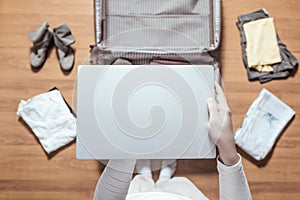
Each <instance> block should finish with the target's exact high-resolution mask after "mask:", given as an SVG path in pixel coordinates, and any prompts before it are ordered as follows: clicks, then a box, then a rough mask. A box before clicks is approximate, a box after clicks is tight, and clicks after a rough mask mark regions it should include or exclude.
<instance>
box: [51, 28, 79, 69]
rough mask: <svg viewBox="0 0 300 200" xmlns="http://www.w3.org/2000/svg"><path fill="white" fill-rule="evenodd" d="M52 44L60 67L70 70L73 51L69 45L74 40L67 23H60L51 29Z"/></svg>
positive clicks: (72, 61) (72, 62) (72, 63)
mask: <svg viewBox="0 0 300 200" xmlns="http://www.w3.org/2000/svg"><path fill="white" fill-rule="evenodd" d="M53 35H54V44H55V46H56V52H57V56H58V59H59V63H60V66H61V68H62V69H63V70H64V71H70V70H71V69H72V68H73V65H74V51H73V49H72V48H71V47H70V45H71V44H73V43H74V42H75V39H74V37H73V35H72V33H71V30H70V28H69V27H68V25H67V24H62V25H60V26H58V27H57V28H54V29H53Z"/></svg>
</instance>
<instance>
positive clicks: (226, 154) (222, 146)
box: [217, 137, 239, 166]
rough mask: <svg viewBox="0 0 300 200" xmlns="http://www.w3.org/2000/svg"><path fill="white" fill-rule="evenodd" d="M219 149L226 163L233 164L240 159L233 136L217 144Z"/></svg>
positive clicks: (222, 159)
mask: <svg viewBox="0 0 300 200" xmlns="http://www.w3.org/2000/svg"><path fill="white" fill-rule="evenodd" d="M217 147H218V150H219V154H220V155H219V158H220V161H222V162H223V163H224V164H225V165H227V166H231V165H234V164H236V163H237V162H238V161H239V156H238V154H237V150H236V147H235V143H234V140H233V137H232V138H231V139H230V138H229V139H227V140H221V141H219V142H218V144H217Z"/></svg>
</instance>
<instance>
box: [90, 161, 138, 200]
mask: <svg viewBox="0 0 300 200" xmlns="http://www.w3.org/2000/svg"><path fill="white" fill-rule="evenodd" d="M135 163H136V160H110V161H109V162H108V164H107V166H106V168H105V169H104V171H103V173H102V175H101V177H100V179H99V181H98V183H97V186H96V190H95V194H94V199H95V200H124V199H125V198H126V195H127V192H128V188H129V185H130V181H131V178H132V174H133V170H134V166H135Z"/></svg>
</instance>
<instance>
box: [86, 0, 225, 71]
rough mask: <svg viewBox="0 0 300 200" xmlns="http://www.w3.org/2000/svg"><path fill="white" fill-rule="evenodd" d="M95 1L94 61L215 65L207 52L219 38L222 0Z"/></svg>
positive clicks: (213, 48)
mask: <svg viewBox="0 0 300 200" xmlns="http://www.w3.org/2000/svg"><path fill="white" fill-rule="evenodd" d="M94 7H95V37H96V45H95V47H94V48H93V49H92V50H91V63H93V64H110V63H111V61H112V60H114V59H116V58H118V57H123V58H127V59H130V60H131V61H132V62H133V63H134V64H147V63H149V62H150V60H152V59H168V60H177V61H188V62H190V63H191V64H212V65H214V66H215V67H216V69H217V67H218V63H217V62H216V61H215V59H214V58H213V57H211V56H210V55H209V53H208V52H210V51H213V50H216V49H217V48H218V46H219V44H220V34H221V0H151V1H149V0H95V5H94ZM145 38H146V39H145ZM217 70H218V69H217Z"/></svg>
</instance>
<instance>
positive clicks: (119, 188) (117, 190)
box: [94, 155, 252, 200]
mask: <svg viewBox="0 0 300 200" xmlns="http://www.w3.org/2000/svg"><path fill="white" fill-rule="evenodd" d="M239 157H240V159H239V161H238V162H237V163H236V164H235V165H233V166H226V165H224V164H223V163H221V162H220V161H219V160H218V166H217V168H218V171H219V190H220V200H251V199H252V197H251V193H250V189H249V186H248V182H247V178H246V176H245V173H244V170H243V166H242V160H241V156H240V155H239ZM135 163H136V161H135V160H134V161H133V160H110V161H109V163H108V165H107V167H106V168H105V170H104V171H103V173H102V175H101V177H100V179H99V181H98V183H97V186H96V191H95V194H94V199H95V200H125V199H126V196H127V192H128V188H129V185H130V182H131V178H132V173H133V170H134V166H135ZM153 194H157V195H158V194H159V193H157V192H154V193H152V192H149V193H139V194H135V195H134V196H131V198H130V199H135V198H136V199H140V198H141V197H143V198H145V197H148V198H150V197H151V198H152V199H153V197H154V196H153ZM167 194H169V195H171V196H170V197H173V199H174V196H172V194H170V193H163V194H161V195H162V196H164V197H165V196H166V195H167ZM139 195H140V196H139ZM157 195H156V196H157ZM134 197H135V198H134ZM195 198H196V197H195ZM197 198H199V197H198V196H197ZM158 199H159V198H158Z"/></svg>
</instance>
